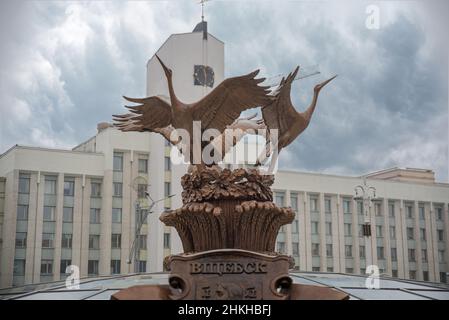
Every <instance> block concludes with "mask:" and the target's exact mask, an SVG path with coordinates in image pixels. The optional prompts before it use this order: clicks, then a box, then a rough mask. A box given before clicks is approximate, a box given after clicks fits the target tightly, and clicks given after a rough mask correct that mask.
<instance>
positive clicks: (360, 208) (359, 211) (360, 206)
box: [357, 201, 363, 215]
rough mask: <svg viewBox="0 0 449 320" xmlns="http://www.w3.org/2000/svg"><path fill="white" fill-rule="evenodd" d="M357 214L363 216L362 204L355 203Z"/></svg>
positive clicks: (359, 202) (360, 202)
mask: <svg viewBox="0 0 449 320" xmlns="http://www.w3.org/2000/svg"><path fill="white" fill-rule="evenodd" d="M357 213H358V214H359V215H363V202H362V201H357Z"/></svg>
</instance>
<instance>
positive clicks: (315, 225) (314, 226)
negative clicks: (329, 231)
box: [311, 221, 319, 234]
mask: <svg viewBox="0 0 449 320" xmlns="http://www.w3.org/2000/svg"><path fill="white" fill-rule="evenodd" d="M311 226H312V234H318V233H319V232H318V222H317V221H312V222H311Z"/></svg>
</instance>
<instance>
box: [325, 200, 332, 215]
mask: <svg viewBox="0 0 449 320" xmlns="http://www.w3.org/2000/svg"><path fill="white" fill-rule="evenodd" d="M324 211H325V212H326V213H331V212H332V208H331V199H329V198H326V199H324Z"/></svg>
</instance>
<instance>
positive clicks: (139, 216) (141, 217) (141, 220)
mask: <svg viewBox="0 0 449 320" xmlns="http://www.w3.org/2000/svg"><path fill="white" fill-rule="evenodd" d="M146 213H147V211H146V210H138V211H137V212H136V223H137V224H139V225H140V224H145V223H147V219H146V217H145V215H146Z"/></svg>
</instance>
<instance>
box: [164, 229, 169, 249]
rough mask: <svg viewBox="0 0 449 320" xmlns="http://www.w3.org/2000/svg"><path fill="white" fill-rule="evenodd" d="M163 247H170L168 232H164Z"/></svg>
mask: <svg viewBox="0 0 449 320" xmlns="http://www.w3.org/2000/svg"><path fill="white" fill-rule="evenodd" d="M164 249H170V233H164Z"/></svg>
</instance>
